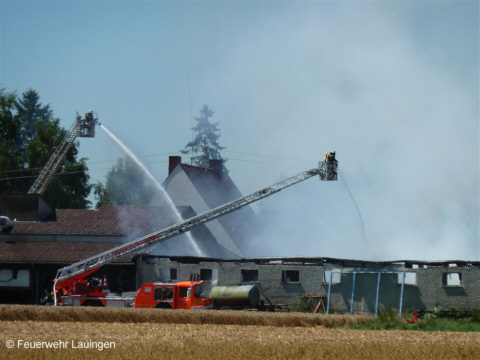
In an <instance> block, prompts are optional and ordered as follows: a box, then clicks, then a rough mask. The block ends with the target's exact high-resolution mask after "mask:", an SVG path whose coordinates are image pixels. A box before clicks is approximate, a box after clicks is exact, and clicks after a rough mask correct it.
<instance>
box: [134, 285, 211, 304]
mask: <svg viewBox="0 0 480 360" xmlns="http://www.w3.org/2000/svg"><path fill="white" fill-rule="evenodd" d="M134 306H135V307H136V308H160V309H185V310H193V309H206V308H211V307H212V299H210V298H206V297H205V296H204V295H203V282H202V281H181V282H154V283H146V284H143V285H142V287H141V288H140V290H138V293H137V296H136V297H135V301H134Z"/></svg>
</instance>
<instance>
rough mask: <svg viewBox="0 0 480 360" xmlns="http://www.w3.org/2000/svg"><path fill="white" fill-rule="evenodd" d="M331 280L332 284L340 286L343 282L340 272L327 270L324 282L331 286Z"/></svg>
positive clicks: (324, 274)
mask: <svg viewBox="0 0 480 360" xmlns="http://www.w3.org/2000/svg"><path fill="white" fill-rule="evenodd" d="M330 279H331V281H332V284H340V283H341V282H342V280H341V274H340V273H339V272H338V271H330V270H326V271H325V272H324V273H323V282H324V283H327V284H329V283H330Z"/></svg>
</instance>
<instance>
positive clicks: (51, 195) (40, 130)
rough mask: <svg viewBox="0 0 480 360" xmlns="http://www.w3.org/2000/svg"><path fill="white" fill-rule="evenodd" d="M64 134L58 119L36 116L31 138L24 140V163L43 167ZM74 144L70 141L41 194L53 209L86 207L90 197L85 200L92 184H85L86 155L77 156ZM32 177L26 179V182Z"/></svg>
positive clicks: (86, 180) (86, 176)
mask: <svg viewBox="0 0 480 360" xmlns="http://www.w3.org/2000/svg"><path fill="white" fill-rule="evenodd" d="M66 135H67V131H66V130H65V129H63V128H61V127H60V119H58V118H57V119H48V120H43V119H40V120H37V122H36V123H35V136H34V140H31V141H29V142H28V145H27V148H26V150H25V154H26V157H27V164H28V167H29V168H32V169H38V168H43V166H44V165H45V164H46V163H47V161H48V160H49V159H50V156H51V155H52V153H53V151H54V149H55V147H56V146H58V145H59V144H60V142H61V141H62V140H63V138H64V137H65V136H66ZM78 146H79V143H78V141H77V142H75V143H74V144H73V145H72V147H71V148H70V150H69V151H68V152H67V155H66V156H65V160H64V161H63V165H62V167H61V168H60V169H59V170H58V171H57V174H56V175H55V177H54V178H53V180H52V181H51V182H50V184H48V186H47V188H46V191H45V194H43V197H44V198H45V199H46V200H47V202H48V203H49V204H50V205H51V206H53V207H54V208H56V209H87V208H89V207H90V206H91V201H89V200H87V197H88V195H89V194H90V191H91V188H92V186H91V185H90V184H89V180H90V175H89V174H88V167H87V164H86V160H87V159H85V158H81V159H79V160H77V156H78ZM37 174H38V172H37ZM34 180H35V179H33V180H32V179H30V185H31V184H32V183H33V181H34ZM26 191H28V189H27V190H26Z"/></svg>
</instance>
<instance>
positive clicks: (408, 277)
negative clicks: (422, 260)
mask: <svg viewBox="0 0 480 360" xmlns="http://www.w3.org/2000/svg"><path fill="white" fill-rule="evenodd" d="M402 282H403V274H397V284H402ZM404 284H405V285H417V273H416V272H412V271H407V272H405V283H404Z"/></svg>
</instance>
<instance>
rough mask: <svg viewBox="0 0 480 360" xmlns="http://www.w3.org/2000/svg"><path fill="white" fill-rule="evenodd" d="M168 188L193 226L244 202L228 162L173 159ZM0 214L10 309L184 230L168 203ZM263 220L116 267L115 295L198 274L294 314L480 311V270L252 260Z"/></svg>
mask: <svg viewBox="0 0 480 360" xmlns="http://www.w3.org/2000/svg"><path fill="white" fill-rule="evenodd" d="M164 187H165V189H166V190H167V192H168V193H169V194H170V196H171V198H172V200H173V202H174V204H175V206H176V208H177V210H178V212H179V213H180V214H181V216H182V217H183V218H189V217H192V216H194V215H196V214H199V213H202V212H204V211H207V210H209V209H211V208H214V207H217V206H219V205H222V204H224V203H227V202H229V201H231V200H234V199H236V198H239V197H241V196H242V195H241V193H240V191H239V190H238V188H237V187H236V186H235V184H234V183H233V181H232V179H231V178H230V177H229V176H228V172H226V171H224V169H223V166H222V163H221V162H215V161H212V162H211V167H210V168H208V169H205V168H200V167H196V166H192V165H186V164H182V163H181V158H180V157H170V162H169V175H168V177H167V179H166V180H165V182H164ZM0 215H1V216H7V217H8V218H9V219H11V220H12V224H13V227H11V228H10V227H5V228H4V229H3V231H2V233H0V303H19V304H38V303H40V300H41V298H42V296H43V294H44V292H45V291H50V289H51V288H52V280H53V279H54V277H55V275H56V272H57V270H58V269H59V268H61V267H64V266H67V265H69V264H72V263H74V262H77V261H80V260H83V259H86V258H88V257H90V256H94V255H97V254H99V253H101V252H103V251H108V250H110V249H113V248H114V247H116V246H118V245H120V244H122V243H125V242H127V241H131V240H133V239H136V238H138V237H140V236H144V235H146V234H150V233H153V232H155V231H158V230H160V229H163V228H165V227H167V226H169V225H172V224H174V223H176V222H178V219H176V218H175V216H174V215H173V214H172V211H171V209H170V208H168V207H167V204H166V202H165V199H162V198H160V197H159V198H156V199H152V203H151V206H109V205H106V206H105V205H104V206H101V207H100V208H99V209H98V210H74V209H52V208H51V207H50V206H49V205H48V204H47V203H46V202H45V201H44V199H43V198H42V197H41V196H40V195H1V196H0ZM256 225H258V220H257V219H256V216H255V214H254V212H253V210H252V209H251V208H249V207H248V206H247V207H245V208H242V209H240V210H238V211H235V212H233V213H230V214H228V215H225V216H224V217H221V218H219V219H216V220H213V221H211V222H209V223H206V224H204V225H200V226H198V227H196V228H194V229H193V230H192V235H193V238H194V239H195V241H196V243H197V245H198V247H199V249H200V253H201V254H199V253H198V252H196V251H193V250H192V246H191V242H190V240H189V239H187V237H186V235H185V234H182V235H180V236H178V237H176V238H175V239H172V240H170V241H167V242H165V243H162V244H160V245H157V246H155V247H153V248H150V249H146V250H144V251H142V252H141V253H138V254H135V255H129V256H126V257H124V258H121V259H117V260H116V261H114V262H112V263H109V264H107V265H105V266H103V267H102V268H100V270H98V271H97V272H96V273H94V274H93V276H94V277H97V278H100V279H102V278H103V277H104V276H105V275H106V276H107V278H108V283H109V285H110V288H111V290H112V291H114V292H116V291H120V292H122V291H134V290H137V289H138V288H139V287H140V286H141V284H143V283H145V282H152V281H159V280H174V279H178V280H185V279H188V278H189V277H190V275H191V274H198V275H199V276H200V278H201V279H202V280H203V281H204V285H205V286H204V287H205V289H206V292H207V295H208V292H209V290H210V289H211V288H212V287H213V286H214V285H234V284H240V283H256V284H258V285H259V286H260V288H261V289H262V291H263V295H262V296H264V297H265V300H267V301H271V302H272V303H274V304H286V305H289V306H292V305H293V304H294V303H295V302H296V301H298V300H299V298H300V297H301V296H302V295H304V294H308V296H309V299H311V300H312V301H313V302H315V301H318V300H319V299H322V301H323V304H324V306H325V310H327V309H328V310H329V311H331V312H349V311H351V312H356V313H357V312H362V313H365V312H367V313H373V312H375V311H376V310H377V309H378V308H381V307H386V306H389V305H391V306H393V307H395V308H401V309H403V310H405V309H409V308H412V307H415V308H416V309H433V308H434V307H435V305H436V304H437V303H441V304H445V305H448V306H452V307H478V306H479V305H480V304H479V302H480V280H479V279H480V276H479V275H480V262H466V261H456V260H452V261H441V262H427V261H411V260H408V261H407V260H401V261H392V262H374V261H361V260H346V259H335V258H303V257H295V258H293V257H283V258H246V257H245V255H244V254H248V253H249V249H250V242H251V240H252V239H253V236H254V234H253V233H252V230H251V229H255V228H256Z"/></svg>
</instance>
